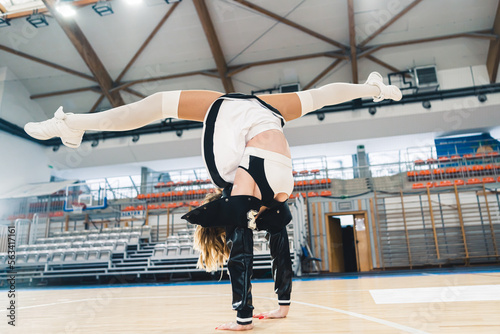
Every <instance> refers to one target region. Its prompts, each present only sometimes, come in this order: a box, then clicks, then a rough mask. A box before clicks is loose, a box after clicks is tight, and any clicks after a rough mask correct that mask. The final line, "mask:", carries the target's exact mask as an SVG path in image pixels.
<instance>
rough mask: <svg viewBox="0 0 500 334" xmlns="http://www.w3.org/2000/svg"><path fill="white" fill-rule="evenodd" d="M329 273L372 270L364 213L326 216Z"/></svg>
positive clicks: (330, 214)
mask: <svg viewBox="0 0 500 334" xmlns="http://www.w3.org/2000/svg"><path fill="white" fill-rule="evenodd" d="M327 222H328V223H327V240H328V255H329V257H328V259H329V271H330V272H358V271H369V270H371V269H372V266H371V261H370V247H369V234H368V231H367V228H366V212H363V211H362V212H349V213H338V214H337V213H329V214H327Z"/></svg>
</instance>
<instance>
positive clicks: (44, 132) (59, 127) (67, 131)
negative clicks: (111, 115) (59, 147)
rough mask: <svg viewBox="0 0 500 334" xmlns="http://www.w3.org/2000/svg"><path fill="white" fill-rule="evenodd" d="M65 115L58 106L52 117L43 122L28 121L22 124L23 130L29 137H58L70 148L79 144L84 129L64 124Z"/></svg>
mask: <svg viewBox="0 0 500 334" xmlns="http://www.w3.org/2000/svg"><path fill="white" fill-rule="evenodd" d="M67 115H71V114H69V113H68V114H65V113H64V111H63V107H59V109H57V111H56V112H55V113H54V117H53V118H51V119H49V120H46V121H43V122H30V123H28V124H26V125H25V126H24V131H26V133H27V134H29V135H30V136H31V137H33V138H36V139H40V140H47V139H50V138H54V137H60V138H61V141H62V143H63V144H64V145H65V146H67V147H70V148H77V147H79V146H80V144H81V142H82V138H83V134H84V133H85V131H83V130H73V129H71V128H70V127H68V125H67V124H66V122H65V120H66V117H67Z"/></svg>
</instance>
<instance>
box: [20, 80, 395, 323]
mask: <svg viewBox="0 0 500 334" xmlns="http://www.w3.org/2000/svg"><path fill="white" fill-rule="evenodd" d="M363 97H373V98H374V101H376V102H378V101H382V100H384V99H392V100H395V101H399V100H400V99H401V97H402V95H401V91H400V90H399V89H398V88H397V87H396V86H388V85H385V84H384V83H383V80H382V76H381V75H380V74H378V73H377V72H372V73H371V74H370V75H369V77H368V79H367V81H366V82H365V83H364V84H347V83H332V84H327V85H325V86H322V87H320V88H317V89H310V90H305V91H301V92H297V93H285V94H273V95H260V96H253V95H243V94H226V95H223V94H222V93H219V92H214V91H168V92H159V93H155V94H153V95H151V96H148V97H146V98H144V99H143V100H140V101H138V102H135V103H131V104H128V105H124V106H120V107H117V108H113V109H110V110H107V111H104V112H100V113H95V114H71V113H64V112H63V110H62V108H59V109H58V110H57V111H56V112H55V114H54V117H53V118H52V119H49V120H47V121H43V122H37V123H28V124H26V126H25V131H26V132H27V133H28V134H29V135H30V136H32V137H34V138H37V139H40V140H47V139H50V138H53V137H60V138H61V140H62V142H63V144H64V145H66V146H68V147H71V148H77V147H79V145H80V143H81V141H82V137H83V134H84V132H85V131H86V130H95V131H127V130H132V129H137V128H140V127H142V126H144V125H147V124H149V123H151V122H154V121H158V120H162V119H165V118H178V119H183V120H191V121H199V122H203V123H204V127H203V135H202V153H203V158H204V161H205V164H206V168H207V170H208V173H209V174H210V177H211V180H212V182H213V183H214V184H215V186H217V187H218V188H221V189H224V191H223V193H222V194H221V196H220V197H221V198H219V199H217V200H215V201H213V202H210V203H207V204H205V205H206V206H207V210H193V211H191V212H190V213H188V214H186V215H185V217H184V218H185V219H187V220H188V221H190V222H192V223H196V224H199V225H200V226H199V227H198V228H197V232H196V233H195V247H196V248H197V249H198V250H200V261H199V264H200V265H201V266H202V267H204V268H206V269H207V270H209V271H211V270H215V269H217V268H222V265H223V263H224V261H225V260H226V259H227V261H228V262H227V267H228V271H229V276H230V279H231V287H232V296H233V297H232V307H233V309H234V310H236V312H237V313H236V321H235V322H229V323H225V324H223V325H220V326H219V327H217V328H218V329H225V330H249V329H252V328H253V323H252V318H253V317H256V318H260V319H264V318H284V317H286V315H287V314H288V311H289V308H290V299H291V298H290V297H291V287H292V274H293V272H292V262H291V259H290V249H289V246H288V235H287V232H286V224H288V222H289V221H290V219H291V216H290V212H289V210H288V205H287V204H286V203H285V202H286V200H287V199H288V197H289V196H290V194H291V193H292V191H293V176H292V160H291V156H290V149H289V147H288V142H287V140H286V138H285V136H284V134H283V126H284V125H285V123H286V122H288V121H291V120H294V119H297V118H299V117H301V116H304V115H305V114H307V113H309V112H311V111H314V110H317V109H320V108H322V107H324V106H326V105H334V104H339V103H343V102H346V101H350V100H353V99H357V98H363ZM253 229H259V230H266V231H268V232H269V242H270V250H271V257H272V259H273V264H272V267H273V278H274V280H275V292H276V294H277V298H278V308H277V309H275V310H272V311H269V312H265V313H261V314H256V315H253V304H252V293H251V281H250V280H251V277H252V265H253V234H252V233H253V232H252V230H253Z"/></svg>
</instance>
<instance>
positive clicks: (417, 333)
mask: <svg viewBox="0 0 500 334" xmlns="http://www.w3.org/2000/svg"><path fill="white" fill-rule="evenodd" d="M253 297H254V298H260V299H270V300H275V299H274V298H269V297H258V296H253ZM292 304H301V305H306V306H310V307H316V308H320V309H324V310H328V311H333V312H337V313H342V314H345V315H349V316H352V317H356V318H360V319H363V320H368V321H372V322H376V323H379V324H381V325H386V326H389V327H392V328H396V329H399V330H402V331H405V332H407V333H412V334H429V333H428V332H424V331H421V330H419V329H416V328H412V327H408V326H405V325H400V324H397V323H395V322H392V321H388V320H384V319H379V318H375V317H372V316H369V315H364V314H361V313H356V312H351V311H345V310H341V309H338V308H334V307H328V306H323V305H317V304H311V303H305V302H299V301H296V300H292Z"/></svg>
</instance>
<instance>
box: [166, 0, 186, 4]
mask: <svg viewBox="0 0 500 334" xmlns="http://www.w3.org/2000/svg"><path fill="white" fill-rule="evenodd" d="M181 1H182V0H165V2H166V3H168V4H169V5H170V4H171V3H176V2H181Z"/></svg>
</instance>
